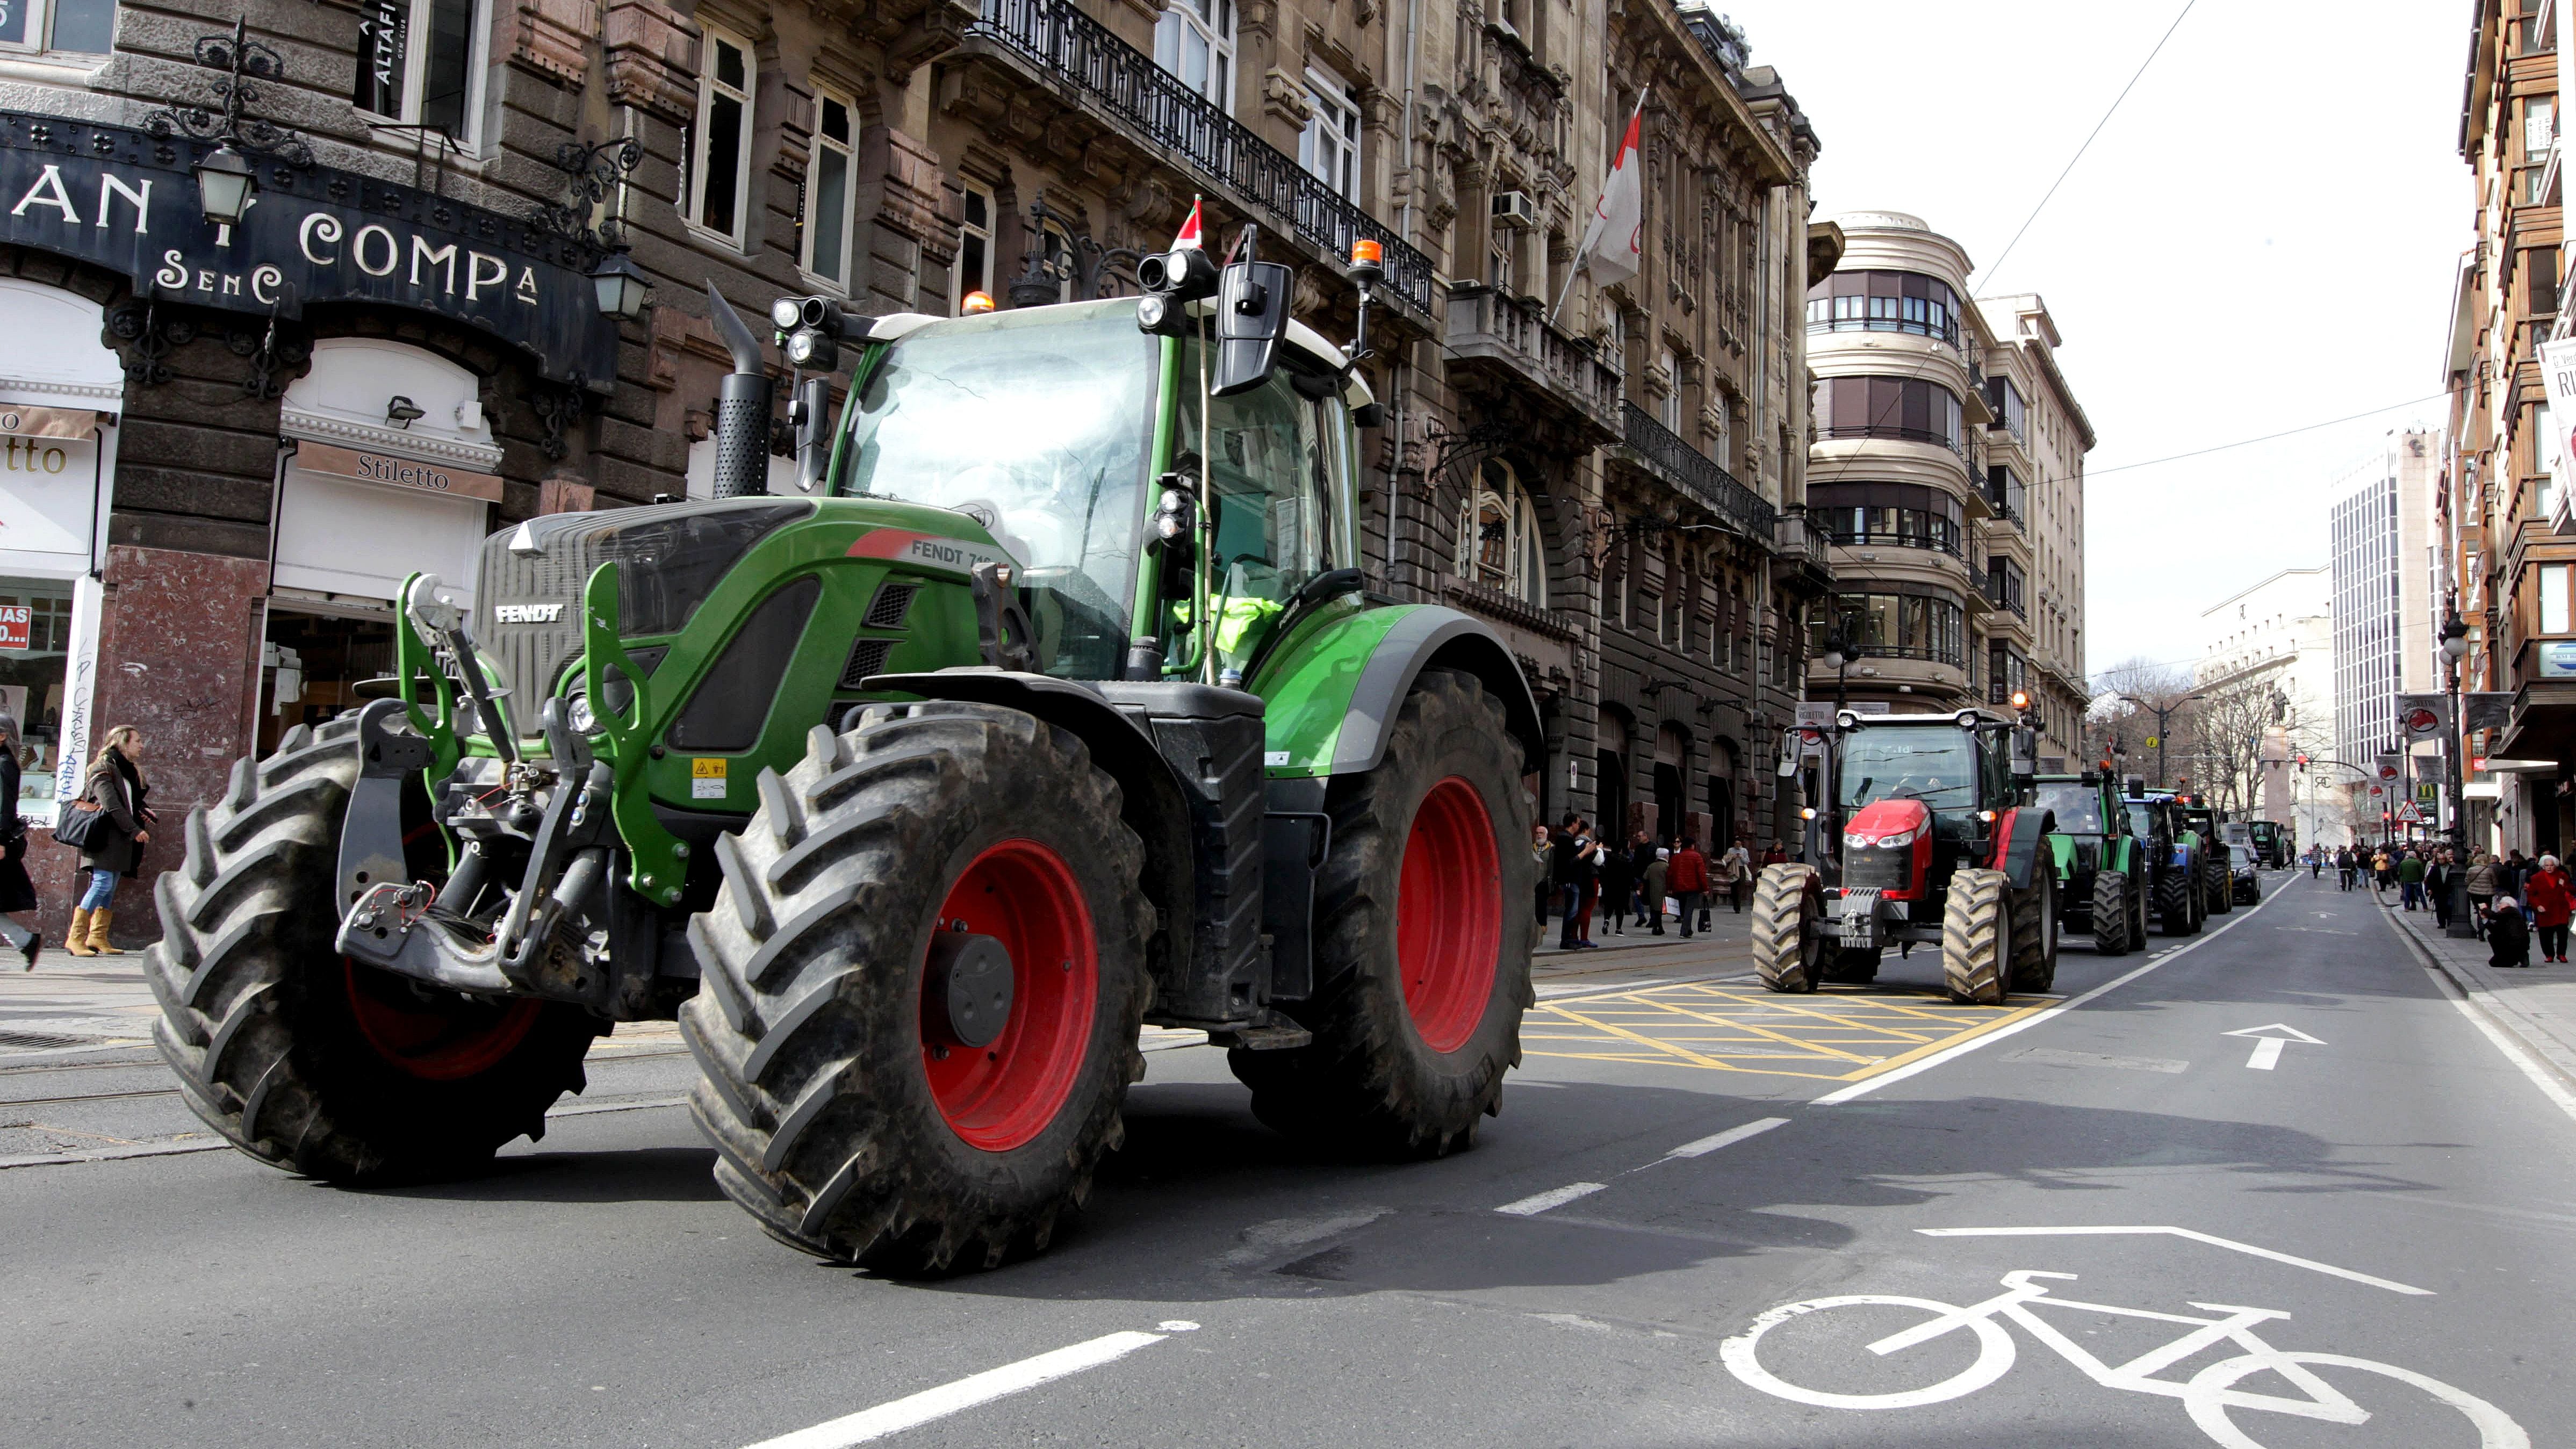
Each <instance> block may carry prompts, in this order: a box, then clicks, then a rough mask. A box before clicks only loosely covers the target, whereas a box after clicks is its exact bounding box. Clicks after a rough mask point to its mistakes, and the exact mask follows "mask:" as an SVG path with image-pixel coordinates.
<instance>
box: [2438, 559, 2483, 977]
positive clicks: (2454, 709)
mask: <svg viewBox="0 0 2576 1449" xmlns="http://www.w3.org/2000/svg"><path fill="white" fill-rule="evenodd" d="M2468 652H2469V626H2468V623H2467V621H2465V620H2463V619H2462V618H2461V617H2460V610H2459V607H2458V605H2457V604H2456V603H2454V604H2453V605H2452V607H2451V609H2450V617H2449V618H2447V619H2444V620H2443V621H2442V667H2443V672H2444V674H2445V675H2446V676H2447V678H2446V679H2445V680H2444V684H2445V687H2447V688H2448V689H2449V691H2450V695H2451V722H2450V727H2449V728H2448V729H2447V730H2445V731H2444V733H2445V735H2446V736H2447V737H2448V741H2449V744H2448V747H2447V748H2446V749H2445V750H2444V751H2443V753H2445V754H2447V755H2448V756H2449V757H2450V762H2451V768H2450V775H2451V779H2450V786H2451V870H2450V875H2449V882H2448V883H2449V885H2450V888H2451V909H2450V917H2451V924H2450V926H2449V927H2448V928H2447V929H2445V930H2444V931H2443V933H2442V934H2444V935H2446V936H2457V937H2460V938H2462V939H2464V940H2465V939H2471V938H2474V937H2475V936H2476V935H2477V934H2478V923H2477V922H2475V921H2472V920H2470V919H2469V822H2468V809H2467V803H2466V799H2465V792H2464V788H2463V786H2462V783H2461V782H2462V779H2463V773H2464V772H2463V770H2462V768H2461V767H2462V764H2463V761H2462V759H2461V750H2462V744H2461V741H2462V739H2463V738H2464V737H2465V736H2464V734H2463V732H2462V730H2461V729H2460V660H2461V659H2462V657H2464V656H2465V655H2467V653H2468Z"/></svg>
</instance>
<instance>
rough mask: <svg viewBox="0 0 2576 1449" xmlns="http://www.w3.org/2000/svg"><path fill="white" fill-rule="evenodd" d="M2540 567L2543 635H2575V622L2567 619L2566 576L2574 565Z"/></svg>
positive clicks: (2575, 565) (2575, 567) (2572, 569)
mask: <svg viewBox="0 0 2576 1449" xmlns="http://www.w3.org/2000/svg"><path fill="white" fill-rule="evenodd" d="M2539 567H2540V627H2539V630H2538V632H2540V633H2543V634H2576V620H2571V619H2570V618H2569V617H2568V575H2569V574H2570V573H2571V572H2576V564H2542V565H2540V566H2539Z"/></svg>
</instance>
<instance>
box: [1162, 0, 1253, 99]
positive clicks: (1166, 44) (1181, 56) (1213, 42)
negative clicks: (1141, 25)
mask: <svg viewBox="0 0 2576 1449" xmlns="http://www.w3.org/2000/svg"><path fill="white" fill-rule="evenodd" d="M1154 63H1155V64H1157V65H1159V66H1161V67H1162V68H1163V69H1165V70H1167V71H1170V72H1171V73H1172V74H1174V75H1176V76H1179V77H1180V78H1181V84H1183V85H1185V86H1188V87H1189V88H1190V89H1191V90H1193V91H1196V92H1197V93H1198V94H1200V95H1203V96H1205V97H1207V98H1208V99H1209V100H1211V101H1214V102H1216V104H1217V107H1218V109H1220V110H1223V111H1224V112H1225V113H1226V114H1228V115H1232V114H1233V113H1234V0H1181V3H1180V4H1178V5H1175V6H1173V7H1172V8H1171V9H1169V10H1166V11H1164V12H1163V16H1162V18H1161V19H1160V20H1157V21H1155V22H1154Z"/></svg>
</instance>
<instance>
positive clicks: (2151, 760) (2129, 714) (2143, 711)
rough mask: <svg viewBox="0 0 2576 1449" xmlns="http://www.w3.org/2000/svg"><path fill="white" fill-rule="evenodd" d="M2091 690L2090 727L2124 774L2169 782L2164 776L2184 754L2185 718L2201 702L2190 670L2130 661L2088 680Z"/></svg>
mask: <svg viewBox="0 0 2576 1449" xmlns="http://www.w3.org/2000/svg"><path fill="white" fill-rule="evenodd" d="M2093 687H2094V690H2095V692H2096V693H2095V699H2096V703H2095V706H2094V711H2093V716H2092V717H2093V721H2094V729H2095V732H2096V733H2097V734H2100V735H2101V736H2102V737H2103V738H2104V739H2105V740H2106V741H2107V742H2108V744H2107V745H2106V748H2107V749H2110V750H2112V751H2115V752H2117V753H2118V754H2120V755H2121V756H2124V757H2125V763H2124V764H2123V766H2122V768H2123V769H2124V770H2126V771H2129V772H2133V773H2138V774H2150V775H2154V776H2155V777H2156V783H2157V784H2158V785H2159V786H2164V785H2168V784H2170V783H2171V780H2170V778H2169V776H2168V774H2167V773H2166V772H2167V771H2169V770H2172V769H2173V768H2174V766H2175V764H2176V763H2178V762H2183V761H2185V760H2186V759H2187V757H2188V756H2189V754H2190V752H2191V746H2190V745H2188V744H2187V743H2186V741H2188V740H2190V739H2191V738H2192V734H2191V728H2192V725H2191V717H2192V714H2193V712H2194V711H2195V710H2197V709H2198V708H2199V707H2200V705H2201V703H2202V701H2201V700H2200V699H2198V698H2197V697H2196V696H2197V694H2198V691H2196V690H2194V689H2193V688H2192V683H2191V674H2190V672H2189V671H2188V670H2183V669H2177V668H2175V667H2174V666H2172V665H2170V664H2157V663H2154V662H2152V661H2149V660H2145V659H2135V658H2132V659H2127V660H2123V661H2122V662H2120V663H2118V664H2114V665H2112V666H2111V667H2110V668H2108V669H2105V670H2103V671H2102V672H2101V673H2100V674H2098V675H2096V676H2094V681H2093ZM2149 741H2155V743H2153V744H2150V743H2149ZM2160 755H2161V757H2162V764H2161V765H2160V764H2159V756H2160ZM2187 768H2188V766H2187V764H2186V765H2185V769H2186V770H2187Z"/></svg>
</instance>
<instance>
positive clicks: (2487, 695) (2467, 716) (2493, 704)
mask: <svg viewBox="0 0 2576 1449" xmlns="http://www.w3.org/2000/svg"><path fill="white" fill-rule="evenodd" d="M2460 718H2461V719H2462V720H2463V721H2465V722H2466V723H2467V725H2468V727H2469V729H2470V730H2471V731H2477V730H2500V729H2503V728H2504V727H2505V726H2506V725H2507V724H2508V723H2510V722H2511V721H2512V718H2513V691H2512V690H2510V689H2481V690H2478V691H2476V692H2474V693H2469V694H2463V695H2461V696H2460Z"/></svg>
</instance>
